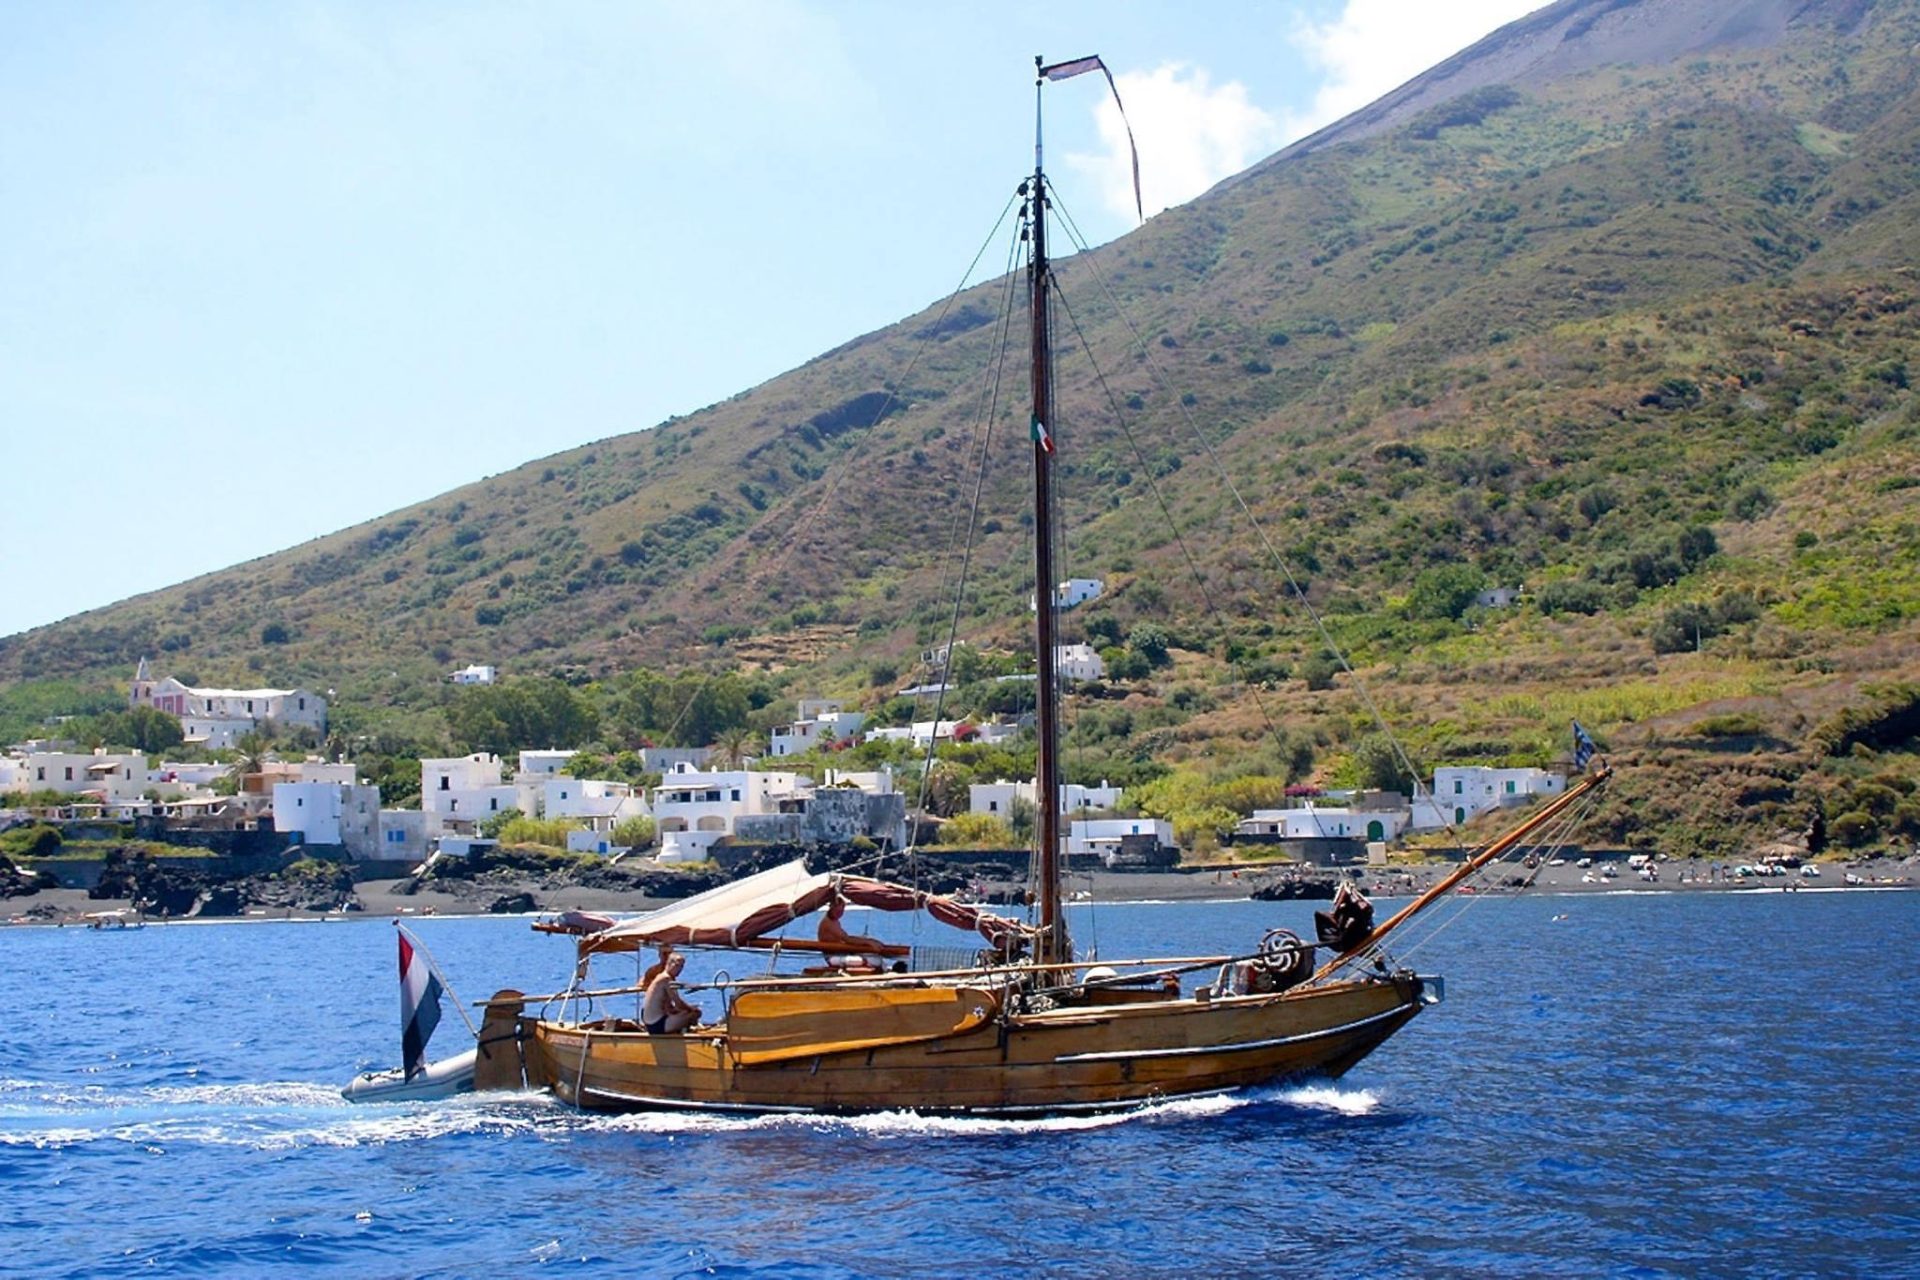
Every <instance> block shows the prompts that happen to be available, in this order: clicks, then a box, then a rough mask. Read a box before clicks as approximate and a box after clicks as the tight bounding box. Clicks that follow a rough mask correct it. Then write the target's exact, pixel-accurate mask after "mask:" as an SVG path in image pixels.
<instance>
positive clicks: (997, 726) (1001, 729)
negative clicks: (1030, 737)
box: [967, 720, 1020, 747]
mask: <svg viewBox="0 0 1920 1280" xmlns="http://www.w3.org/2000/svg"><path fill="white" fill-rule="evenodd" d="M1019 736H1020V726H1019V725H1017V724H1001V723H1000V722H999V721H996V720H989V721H987V722H986V723H985V724H976V725H974V726H973V736H972V737H970V738H969V739H967V740H968V741H969V742H978V743H979V744H981V745H982V746H987V747H994V746H998V745H1000V744H1001V743H1003V742H1012V741H1013V740H1014V739H1015V738H1017V737H1019Z"/></svg>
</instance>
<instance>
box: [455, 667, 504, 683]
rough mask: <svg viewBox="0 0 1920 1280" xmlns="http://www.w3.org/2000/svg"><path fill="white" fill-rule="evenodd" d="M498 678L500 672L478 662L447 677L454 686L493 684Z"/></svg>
mask: <svg viewBox="0 0 1920 1280" xmlns="http://www.w3.org/2000/svg"><path fill="white" fill-rule="evenodd" d="M498 678H499V672H498V671H496V670H495V669H494V668H493V667H490V666H483V665H481V664H480V663H478V662H470V663H468V664H467V665H466V666H464V667H462V668H460V669H459V670H458V671H455V672H453V673H452V674H450V675H449V676H448V677H447V679H448V680H450V681H452V682H453V683H454V684H492V683H493V682H494V681H495V680H496V679H498Z"/></svg>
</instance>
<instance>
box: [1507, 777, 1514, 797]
mask: <svg viewBox="0 0 1920 1280" xmlns="http://www.w3.org/2000/svg"><path fill="white" fill-rule="evenodd" d="M1507 794H1508V795H1512V794H1513V780H1512V779H1511V778H1509V779H1508V780H1507Z"/></svg>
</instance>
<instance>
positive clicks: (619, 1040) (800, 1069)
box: [521, 974, 1433, 1115]
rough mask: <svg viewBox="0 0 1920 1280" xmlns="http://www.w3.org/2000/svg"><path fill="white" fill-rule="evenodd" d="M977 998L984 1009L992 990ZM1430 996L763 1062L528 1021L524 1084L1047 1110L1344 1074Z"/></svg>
mask: <svg viewBox="0 0 1920 1280" xmlns="http://www.w3.org/2000/svg"><path fill="white" fill-rule="evenodd" d="M975 994H977V995H978V996H979V997H980V1000H981V1002H982V1003H983V1004H993V1003H994V997H993V994H992V993H991V992H990V991H987V990H984V989H981V990H978V991H977V992H975ZM1432 998H1433V992H1432V991H1431V990H1430V989H1429V988H1428V987H1427V985H1426V984H1425V983H1424V982H1423V980H1422V979H1420V978H1418V977H1415V976H1414V975H1412V974H1402V975H1397V976H1395V977H1393V978H1391V979H1384V980H1363V981H1356V982H1339V983H1329V984H1325V985H1322V986H1319V987H1314V988H1310V989H1296V990H1295V991H1291V992H1287V993H1284V994H1279V995H1265V996H1242V997H1228V998H1223V999H1218V1000H1212V1001H1203V1000H1197V999H1169V1000H1155V1001H1151V1002H1140V1003H1128V1004H1121V1005H1108V1006H1092V1007H1068V1008H1060V1009H1053V1010H1047V1011H1045V1012H1039V1013H1019V1014H1015V1015H1012V1016H1010V1017H1006V1018H998V1017H991V1016H988V1017H984V1018H976V1019H974V1020H973V1021H972V1023H971V1024H970V1025H969V1024H967V1023H966V1021H965V1020H964V1019H963V1020H962V1021H961V1023H960V1024H959V1025H957V1027H956V1029H955V1030H954V1031H952V1032H951V1033H949V1034H934V1035H923V1036H921V1037H919V1038H917V1039H914V1040H912V1041H910V1042H908V1043H878V1044H865V1045H859V1046H854V1047H842V1042H841V1041H840V1040H839V1039H838V1038H837V1037H835V1036H834V1035H833V1034H832V1032H831V1029H830V1028H828V1029H826V1030H825V1031H824V1033H823V1035H822V1037H821V1047H820V1051H819V1052H817V1053H810V1052H805V1051H804V1050H803V1051H800V1052H791V1051H788V1052H784V1053H782V1054H781V1055H779V1056H777V1057H775V1058H773V1059H772V1060H765V1059H759V1060H755V1059H754V1055H753V1054H752V1053H751V1051H746V1050H743V1049H742V1048H741V1047H740V1046H736V1045H735V1044H733V1043H732V1042H731V1041H730V1039H729V1037H728V1035H727V1033H726V1031H725V1030H724V1029H721V1030H718V1031H715V1032H712V1033H709V1034H692V1035H684V1036H650V1035H647V1034H645V1033H644V1032H641V1031H638V1030H628V1029H625V1028H624V1027H620V1026H617V1025H616V1026H612V1027H608V1026H593V1025H576V1024H567V1023H561V1022H553V1021H545V1020H540V1019H534V1018H528V1019H524V1020H523V1022H522V1028H521V1036H522V1047H523V1052H524V1054H525V1069H526V1077H527V1080H528V1082H529V1083H531V1084H533V1085H535V1086H545V1087H547V1088H549V1089H551V1090H552V1092H553V1093H554V1095H555V1096H556V1097H558V1098H559V1099H560V1100H561V1101H563V1102H566V1103H568V1104H570V1105H573V1106H576V1107H580V1108H582V1109H585V1110H593V1111H638V1110H655V1109H696V1110H714V1111H739V1112H781V1111H799V1112H823V1113H848V1112H872V1111H896V1110H911V1111H918V1112H926V1113H956V1114H968V1115H1032V1114H1057V1113H1066V1112H1086V1111H1109V1110H1122V1109H1126V1108H1130V1107H1135V1106H1139V1105H1141V1104H1144V1103H1149V1102H1154V1101H1158V1100H1162V1099H1169V1098H1178V1097H1191V1096H1197V1095H1204V1094H1211V1093H1220V1092H1224V1091H1227V1090H1232V1089H1239V1088H1245V1087H1248V1086H1254V1085H1264V1084H1272V1083H1276V1082H1280V1081H1284V1080H1288V1079H1293V1078H1297V1077H1301V1076H1308V1075H1319V1076H1339V1075H1341V1074H1343V1073H1344V1072H1346V1071H1347V1070H1348V1069H1350V1068H1351V1067H1352V1066H1353V1065H1354V1064H1355V1063H1357V1062H1359V1061H1360V1060H1361V1059H1362V1058H1364V1057H1366V1055H1367V1054H1368V1053H1370V1052H1372V1051H1373V1050H1374V1049H1375V1048H1376V1047H1378V1046H1379V1045H1380V1044H1381V1043H1382V1042H1383V1041H1385V1040H1386V1039H1387V1038H1388V1037H1389V1036H1391V1035H1392V1034H1393V1033H1394V1032H1395V1031H1397V1030H1399V1029H1400V1027H1402V1026H1404V1025H1405V1024H1406V1023H1407V1022H1408V1021H1409V1020H1410V1019H1412V1018H1413V1017H1414V1016H1416V1015H1417V1014H1418V1013H1419V1011H1420V1010H1421V1008H1423V1007H1424V1006H1425V1004H1427V1003H1429V1002H1431V1000H1432ZM743 1057H744V1058H746V1059H748V1060H746V1061H743Z"/></svg>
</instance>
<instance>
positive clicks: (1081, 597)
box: [1027, 578, 1107, 609]
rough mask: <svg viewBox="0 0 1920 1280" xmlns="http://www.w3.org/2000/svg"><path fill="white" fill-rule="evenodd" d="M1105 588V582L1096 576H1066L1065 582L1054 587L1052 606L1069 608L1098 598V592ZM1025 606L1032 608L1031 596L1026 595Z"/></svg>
mask: <svg viewBox="0 0 1920 1280" xmlns="http://www.w3.org/2000/svg"><path fill="white" fill-rule="evenodd" d="M1106 589H1107V584H1106V583H1104V582H1102V581H1101V580H1100V579H1098V578H1068V579H1067V580H1066V581H1065V582H1062V583H1059V584H1058V585H1056V586H1055V587H1054V589H1053V607H1054V608H1056V609H1071V608H1073V607H1074V606H1075V605H1081V604H1085V603H1086V602H1087V601H1089V600H1097V599H1099V598H1100V593H1101V592H1103V591H1105V590H1106ZM1027 608H1028V609H1032V608H1033V597H1032V596H1028V597H1027Z"/></svg>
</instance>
